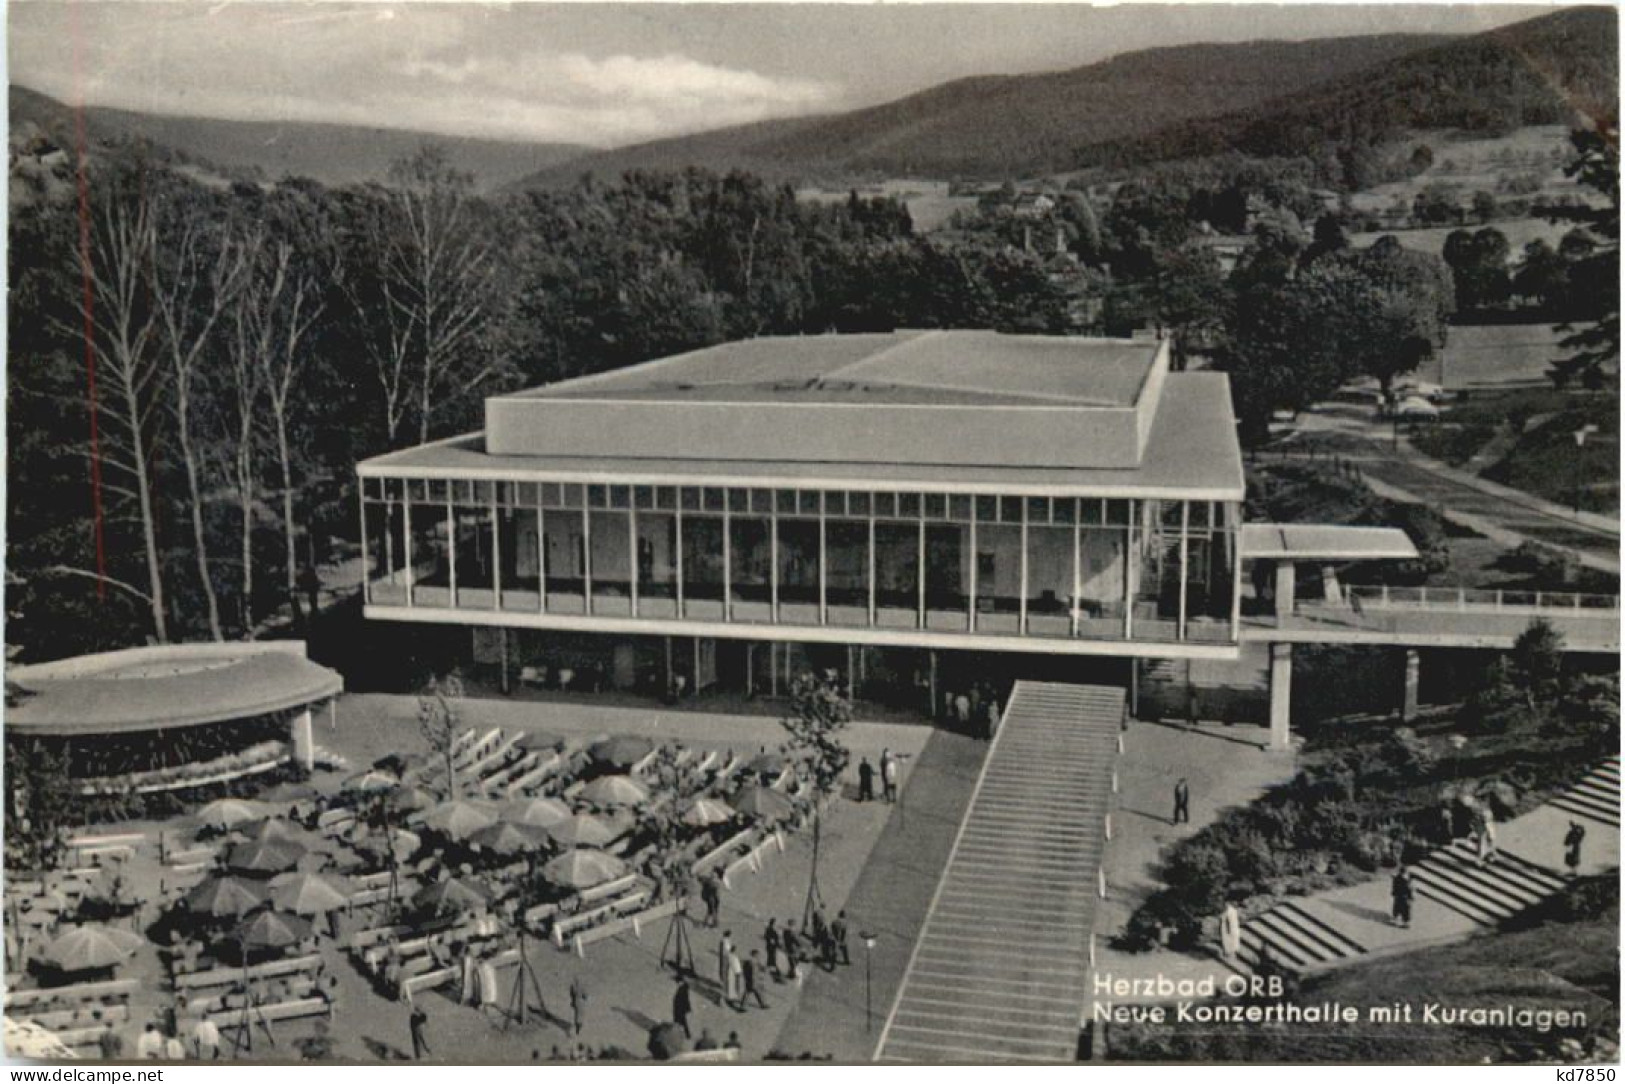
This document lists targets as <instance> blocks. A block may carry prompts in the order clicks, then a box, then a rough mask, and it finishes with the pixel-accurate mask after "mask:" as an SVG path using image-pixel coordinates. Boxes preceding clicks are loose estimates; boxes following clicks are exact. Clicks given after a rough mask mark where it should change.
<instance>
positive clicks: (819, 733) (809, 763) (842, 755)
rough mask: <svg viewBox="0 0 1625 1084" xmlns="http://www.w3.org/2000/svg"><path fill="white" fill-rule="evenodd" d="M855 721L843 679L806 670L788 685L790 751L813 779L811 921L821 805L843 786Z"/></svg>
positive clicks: (807, 909)
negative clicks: (848, 735)
mask: <svg viewBox="0 0 1625 1084" xmlns="http://www.w3.org/2000/svg"><path fill="white" fill-rule="evenodd" d="M851 721H852V702H851V701H850V700H848V699H847V698H846V694H845V693H844V692H842V690H841V685H840V682H839V680H837V679H834V678H832V677H818V676H816V675H813V674H810V673H809V674H802V675H801V676H800V677H797V678H796V679H795V680H794V681H793V682H792V683H791V685H790V714H789V715H787V716H785V718H784V719H783V720H781V723H780V725H782V726H783V727H784V729H785V730H786V731H788V732H789V734H790V743H789V744H790V754H791V756H792V758H793V759H795V760H796V761H797V762H798V763H799V764H800V765H801V768H802V775H803V778H806V779H809V780H810V781H811V782H812V785H813V792H814V795H813V861H812V874H811V878H810V879H809V881H808V882H807V903H806V907H805V908H804V911H805V914H804V915H803V922H808V921H811V918H812V913H813V911H814V909H815V908H816V907H817V906H818V905H819V904H820V902H821V900H820V897H819V890H818V852H819V844H820V839H821V836H822V834H823V833H822V824H823V807H824V803H825V802H827V801H828V800H829V799H830V798H831V797H833V796H835V795H836V794H838V793H839V791H840V784H841V775H842V773H843V772H845V771H846V765H847V762H848V761H850V760H851V757H852V754H851V750H849V749H847V747H846V743H845V742H844V741H843V740H842V733H843V731H845V730H846V727H847V724H848V723H850V722H851Z"/></svg>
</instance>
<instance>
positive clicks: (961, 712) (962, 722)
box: [954, 693, 971, 730]
mask: <svg viewBox="0 0 1625 1084" xmlns="http://www.w3.org/2000/svg"><path fill="white" fill-rule="evenodd" d="M954 718H955V720H956V721H957V722H958V723H959V729H960V730H969V729H970V720H971V714H970V697H968V696H966V695H965V694H964V693H960V694H958V695H957V696H955V697H954Z"/></svg>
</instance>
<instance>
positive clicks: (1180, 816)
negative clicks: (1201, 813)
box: [1174, 776, 1191, 824]
mask: <svg viewBox="0 0 1625 1084" xmlns="http://www.w3.org/2000/svg"><path fill="white" fill-rule="evenodd" d="M1190 822H1191V785H1190V781H1189V780H1187V779H1186V778H1185V777H1184V776H1180V777H1179V782H1177V783H1175V784H1174V823H1175V824H1189V823H1190Z"/></svg>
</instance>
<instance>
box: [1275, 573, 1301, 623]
mask: <svg viewBox="0 0 1625 1084" xmlns="http://www.w3.org/2000/svg"><path fill="white" fill-rule="evenodd" d="M1297 593H1298V566H1297V565H1296V564H1294V563H1293V562H1291V561H1277V562H1276V563H1275V616H1276V618H1277V619H1278V620H1283V621H1284V620H1285V619H1286V618H1288V617H1291V616H1292V600H1293V598H1294V597H1295V596H1296V595H1297Z"/></svg>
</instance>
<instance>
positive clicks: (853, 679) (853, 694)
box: [846, 644, 858, 700]
mask: <svg viewBox="0 0 1625 1084" xmlns="http://www.w3.org/2000/svg"><path fill="white" fill-rule="evenodd" d="M855 654H856V652H855V651H854V650H853V647H852V645H851V644H847V645H846V698H847V699H848V700H856V699H857V698H858V685H857V681H858V679H857V662H856V660H855V659H854V658H853V656H854V655H855Z"/></svg>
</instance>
